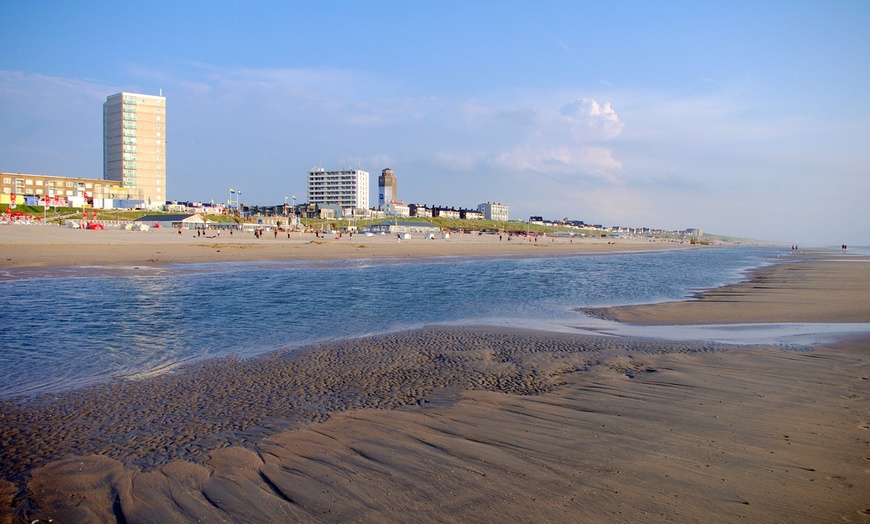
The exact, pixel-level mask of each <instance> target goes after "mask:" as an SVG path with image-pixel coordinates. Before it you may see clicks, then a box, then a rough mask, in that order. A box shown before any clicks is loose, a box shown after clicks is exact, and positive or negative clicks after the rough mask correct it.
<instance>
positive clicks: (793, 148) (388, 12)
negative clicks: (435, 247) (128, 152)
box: [0, 0, 870, 245]
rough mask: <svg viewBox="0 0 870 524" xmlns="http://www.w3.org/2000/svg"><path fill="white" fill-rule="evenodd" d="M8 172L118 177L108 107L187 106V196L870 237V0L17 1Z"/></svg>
mask: <svg viewBox="0 0 870 524" xmlns="http://www.w3.org/2000/svg"><path fill="white" fill-rule="evenodd" d="M0 27H2V30H3V35H4V36H3V41H4V42H3V45H2V48H0V171H8V172H22V173H37V174H55V175H66V176H83V177H93V178H99V177H100V176H101V174H102V142H101V135H102V103H103V102H104V101H105V98H106V96H108V95H111V94H113V93H116V92H119V91H122V90H124V91H136V92H142V93H148V94H157V93H158V92H159V90H161V89H162V90H163V94H164V95H165V96H166V97H167V137H168V145H167V161H168V162H167V176H168V180H167V191H168V194H169V198H172V199H178V200H205V201H208V200H215V201H226V199H227V197H228V191H229V188H230V187H233V188H236V189H241V190H242V192H243V196H242V200H244V201H246V202H250V203H256V204H277V203H283V200H284V196H285V195H289V196H292V195H294V194H295V195H296V196H297V197H298V198H297V201H298V202H302V201H304V199H305V194H306V188H305V177H306V173H307V172H308V170H310V169H311V168H313V167H316V166H322V167H324V168H326V169H339V168H347V167H351V166H353V167H360V168H362V169H365V170H366V171H369V172H370V173H371V185H372V205H375V204H376V196H377V195H376V192H377V187H376V186H377V175H378V174H379V173H380V171H381V170H382V169H383V168H385V167H390V168H392V169H393V170H394V172H395V174H396V176H397V177H398V184H399V185H398V196H399V199H400V200H402V201H404V202H406V203H426V204H436V205H455V206H462V207H476V205H477V204H479V203H481V202H486V201H495V202H501V203H505V204H508V205H509V206H510V209H511V216H512V217H513V218H525V217H528V216H529V215H543V216H544V217H547V218H563V217H568V218H571V219H577V220H584V221H586V222H590V223H596V224H604V225H608V226H613V225H626V226H637V227H640V226H649V227H663V228H666V229H682V228H687V227H697V228H702V229H704V230H705V231H710V232H714V233H720V234H726V235H733V236H740V237H749V238H757V239H768V240H778V241H783V242H799V243H802V244H804V245H839V244H841V243H844V242H845V243H850V244H853V245H870V238H868V237H870V232H868V223H870V220H868V219H870V212H868V209H870V206H868V202H867V201H868V199H870V96H868V92H870V91H868V86H870V59H868V56H870V36H868V35H870V32H868V31H867V27H870V2H866V1H854V2H836V1H835V2H800V1H789V2H740V1H736V2H645V1H644V2H546V1H544V2H534V3H532V2H510V1H505V2H484V1H470V2H469V1H464V2H452V1H444V2H411V1H405V2H385V1H380V2H379V1H374V2H328V1H327V2H311V3H294V2H256V1H255V2H228V1H220V0H218V1H214V2H201V3H200V2H191V3H184V2H164V1H159V0H158V1H154V2H122V3H117V2H114V3H108V2H88V1H80V2H61V1H56V2H48V1H44V2H41V1H35V2H25V1H8V2H3V3H2V4H0Z"/></svg>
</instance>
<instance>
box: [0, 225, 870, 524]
mask: <svg viewBox="0 0 870 524" xmlns="http://www.w3.org/2000/svg"><path fill="white" fill-rule="evenodd" d="M263 241H266V240H263ZM824 257H828V255H824V256H823V257H822V258H824ZM812 258H813V259H810V258H808V259H805V260H800V261H797V262H796V263H795V264H792V263H790V262H789V263H785V264H776V265H774V266H768V267H766V268H761V269H759V270H756V271H754V272H752V273H751V274H750V276H749V279H748V280H747V282H743V283H740V284H734V285H733V286H724V287H722V288H716V289H714V290H709V291H708V292H705V293H706V294H708V295H709V296H710V297H711V298H709V299H708V302H710V303H712V304H714V305H715V304H720V305H717V306H715V307H713V306H709V307H708V306H703V305H702V304H703V303H704V299H703V298H702V299H701V300H690V301H686V302H680V303H664V304H661V305H655V304H654V305H650V306H637V307H643V308H647V309H645V310H643V311H645V313H644V314H645V315H646V318H651V319H653V320H657V321H663V320H667V321H668V322H669V323H676V321H677V320H679V319H683V318H685V315H686V314H687V313H686V311H691V310H694V309H696V308H698V307H699V306H700V307H701V308H702V312H701V313H697V312H696V313H692V314H693V315H695V316H699V317H701V318H702V319H703V320H705V322H706V323H714V322H715V321H717V320H719V321H726V322H727V321H728V320H729V319H730V318H731V317H728V316H727V315H726V314H725V313H727V312H728V310H730V309H733V310H738V311H739V310H743V309H745V310H747V311H749V312H750V313H749V314H751V315H752V316H753V317H754V318H756V319H757V320H756V321H764V320H763V319H767V321H776V320H773V319H776V318H781V316H783V315H784V316H788V315H794V314H797V313H799V314H801V315H802V316H803V317H806V318H822V317H820V316H819V315H822V316H824V308H821V309H819V308H817V307H815V306H814V305H813V304H814V301H815V300H816V299H817V297H818V296H820V295H819V293H821V294H828V295H830V294H834V295H837V296H840V297H841V299H840V302H842V303H843V304H840V305H839V306H838V307H839V308H840V309H839V311H841V312H846V313H848V314H849V315H851V317H852V318H856V319H864V320H862V321H864V322H867V321H868V320H866V319H867V318H870V305H868V304H867V303H866V300H863V298H864V297H866V296H867V295H866V294H863V293H862V292H858V293H857V294H849V292H850V291H849V290H850V289H854V288H856V287H857V288H858V289H859V291H860V290H863V289H864V287H863V286H866V285H868V282H870V274H868V268H870V262H862V263H856V264H845V265H844V264H842V263H841V262H836V261H830V260H828V261H825V260H820V259H818V257H812ZM828 258H830V257H828ZM801 264H811V266H803V269H812V270H811V271H806V272H804V273H800V272H799V273H795V272H794V271H795V270H796V269H797V268H798V266H800V265H801ZM844 268H847V269H844ZM843 271H847V272H849V275H848V278H845V279H844V278H843V276H844V274H843ZM784 275H788V276H789V277H796V278H783V276H784ZM833 277H836V278H833ZM758 278H763V279H764V285H757V284H758V282H759V281H758V280H757V279H758ZM856 283H857V284H856ZM740 286H743V287H740ZM831 286H834V287H833V288H832V287H831ZM705 293H701V295H705ZM723 296H727V297H728V300H727V301H724V300H723V299H722V297H723ZM722 303H725V304H726V305H727V309H726V310H722V309H720V308H721V307H722V306H721V304H722ZM675 304H685V306H675ZM631 308H635V306H631V307H630V308H626V310H627V311H629V312H631V311H632V309H631ZM683 308H686V309H683ZM611 309H612V308H611ZM762 312H763V313H764V315H768V316H764V315H761V314H760V313H762ZM611 313H613V314H617V313H614V312H613V311H611ZM627 314H628V313H627ZM631 314H634V313H631ZM778 315H779V316H778ZM804 321H806V320H804ZM817 321H821V320H817ZM868 348H870V338H868V337H843V338H842V339H841V340H840V341H839V342H838V343H836V344H821V345H818V346H816V347H814V348H813V349H812V351H806V352H794V351H789V350H784V349H777V348H773V347H765V346H759V345H746V346H729V345H723V344H716V343H705V342H686V341H674V340H653V339H646V338H626V337H621V338H619V337H617V338H614V337H596V336H591V335H575V334H566V333H551V332H538V331H531V330H523V329H511V328H496V327H443V326H442V327H428V328H423V329H419V330H413V331H405V332H399V333H390V334H386V335H377V336H372V337H363V338H357V339H350V340H343V341H334V342H329V343H324V344H315V345H312V346H309V347H307V348H306V349H305V351H303V352H299V353H294V352H292V351H277V352H273V353H269V354H266V355H263V356H260V357H255V358H252V359H245V360H238V359H233V358H226V359H218V360H211V361H204V362H200V363H196V364H193V365H190V366H185V367H184V369H182V370H180V371H179V372H177V373H169V374H164V375H159V376H156V377H150V378H147V379H143V380H134V381H122V380H119V381H112V382H110V383H108V384H103V385H99V386H94V387H91V388H85V389H83V390H77V391H74V392H70V393H67V394H61V395H46V396H44V397H40V398H38V399H36V400H32V401H28V402H24V403H19V402H0V417H2V418H0V420H2V424H0V444H2V446H0V471H2V472H3V475H2V477H3V479H5V480H3V481H0V508H2V509H0V522H15V521H25V520H26V521H28V522H29V521H30V520H32V519H34V518H54V519H56V520H60V521H127V522H136V521H142V520H147V519H152V520H155V519H156V520H163V521H169V520H174V519H183V520H196V519H203V520H220V519H226V518H230V519H233V520H241V521H254V520H257V521H262V520H284V521H288V520H289V521H313V522H344V521H353V520H360V521H383V522H388V521H396V520H402V519H405V520H407V519H412V520H414V521H419V522H467V521H483V520H488V519H491V518H492V515H493V514H503V515H511V518H512V519H515V520H517V521H531V520H546V521H551V522H574V521H577V520H582V521H588V522H611V521H614V520H621V521H638V520H646V521H649V520H653V521H670V520H679V521H696V522H723V521H724V522H731V521H738V520H744V519H749V520H754V521H774V522H777V521H781V522H786V521H788V522H795V521H840V520H844V521H851V522H868V521H870V513H868V505H867V499H866V493H868V492H870V479H868V476H867V474H866V471H867V458H866V457H868V456H870V443H868V441H867V437H866V435H867V431H868V430H870V408H868V406H870V402H868V401H870V362H868V356H870V350H868ZM117 399H123V400H124V401H123V402H121V403H119V402H117ZM653 437H654V438H653ZM807 501H811V502H810V503H808V502H807Z"/></svg>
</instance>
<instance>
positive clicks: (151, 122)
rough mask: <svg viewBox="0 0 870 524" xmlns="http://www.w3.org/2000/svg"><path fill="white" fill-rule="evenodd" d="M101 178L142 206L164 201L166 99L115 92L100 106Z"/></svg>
mask: <svg viewBox="0 0 870 524" xmlns="http://www.w3.org/2000/svg"><path fill="white" fill-rule="evenodd" d="M103 179H104V180H113V181H115V182H117V183H118V184H120V185H123V186H124V188H125V190H126V191H127V192H128V193H129V195H130V196H129V198H131V199H135V200H142V202H143V204H144V205H145V206H146V207H156V206H162V205H163V204H164V203H165V202H166V98H165V97H163V96H154V95H143V94H138V93H123V92H122V93H117V94H114V95H111V96H109V97H107V98H106V102H105V103H104V104H103Z"/></svg>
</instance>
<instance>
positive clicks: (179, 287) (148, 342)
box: [0, 248, 788, 398]
mask: <svg viewBox="0 0 870 524" xmlns="http://www.w3.org/2000/svg"><path fill="white" fill-rule="evenodd" d="M783 255H788V250H782V249H770V248H721V249H697V250H695V249H684V250H674V251H663V252H662V251H659V252H641V253H623V254H608V255H597V254H596V255H578V256H563V257H546V258H510V257H500V258H491V257H487V258H474V257H455V258H441V259H438V260H417V261H408V260H344V261H318V262H294V263H224V264H187V265H179V266H162V267H161V268H160V269H156V270H155V269H149V268H141V267H112V268H101V267H85V268H76V269H64V270H61V271H56V272H52V273H48V274H46V273H44V272H43V273H36V272H30V273H28V272H25V271H22V272H20V273H18V274H13V276H15V277H17V278H16V279H12V280H6V281H3V282H0V294H2V296H3V297H4V301H3V307H2V309H0V339H2V340H3V341H4V351H3V352H2V353H0V369H2V371H3V376H4V381H3V383H2V385H0V398H10V397H15V396H20V395H32V394H36V393H43V392H56V391H63V390H68V389H72V388H76V387H80V386H83V385H87V384H92V383H95V382H101V381H105V380H107V379H109V378H112V377H134V376H141V375H147V374H152V373H156V372H161V371H164V370H166V369H171V368H173V367H175V366H178V365H179V364H181V363H185V362H190V361H194V360H201V359H205V358H212V357H222V356H227V355H238V356H241V357H247V356H253V355H258V354H262V353H265V352H268V351H271V350H274V349H279V348H293V347H299V346H302V345H305V344H309V343H312V342H318V341H324V340H332V339H344V338H351V337H358V336H364V335H368V334H375V333H388V332H394V331H399V330H404V329H409V328H414V327H419V326H423V325H426V324H453V323H463V324H468V323H479V324H494V325H516V326H520V327H529V326H530V325H537V326H538V327H547V328H549V329H557V330H560V329H561V328H567V329H576V327H577V326H581V328H582V326H583V325H584V322H585V323H588V322H589V321H591V320H592V319H588V318H586V317H585V316H584V315H582V314H580V313H577V312H575V311H573V310H574V309H575V308H578V307H584V306H606V305H622V304H638V303H650V302H657V301H664V300H674V299H680V298H684V297H686V296H687V295H689V294H691V292H692V291H693V290H697V289H702V288H709V287H714V286H718V285H721V284H725V283H728V282H735V281H738V280H740V279H741V276H742V274H743V272H744V271H745V270H746V269H748V268H752V267H757V266H760V265H763V264H767V263H772V262H775V261H776V260H777V257H779V256H783ZM582 329H586V328H582ZM590 329H592V330H593V331H594V330H595V329H599V328H598V327H595V326H593V327H591V328H590ZM647 333H649V332H647Z"/></svg>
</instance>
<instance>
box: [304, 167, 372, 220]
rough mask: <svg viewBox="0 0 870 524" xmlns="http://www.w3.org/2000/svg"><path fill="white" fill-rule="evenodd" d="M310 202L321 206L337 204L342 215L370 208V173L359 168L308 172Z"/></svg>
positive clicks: (321, 169) (320, 169)
mask: <svg viewBox="0 0 870 524" xmlns="http://www.w3.org/2000/svg"><path fill="white" fill-rule="evenodd" d="M308 203H309V204H317V205H318V206H320V207H324V206H337V207H340V208H341V210H342V216H345V215H350V214H354V211H355V210H357V209H360V210H365V209H368V208H369V174H368V172H367V171H362V170H359V169H347V170H342V171H324V170H323V168H316V169H313V170H311V171H309V172H308Z"/></svg>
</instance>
